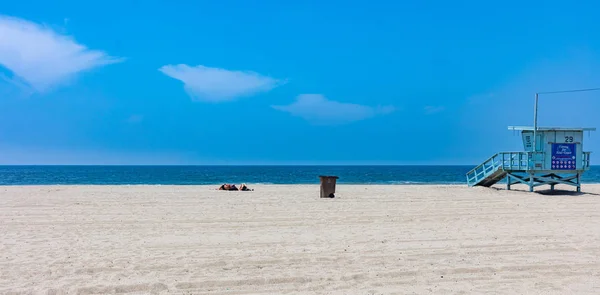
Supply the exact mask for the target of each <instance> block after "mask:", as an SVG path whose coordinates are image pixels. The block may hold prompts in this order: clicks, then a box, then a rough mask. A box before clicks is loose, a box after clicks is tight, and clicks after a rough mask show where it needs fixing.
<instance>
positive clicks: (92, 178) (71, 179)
mask: <svg viewBox="0 0 600 295" xmlns="http://www.w3.org/2000/svg"><path fill="white" fill-rule="evenodd" d="M473 167H474V166H0V185H56V184H93V185H109V184H111V185H133V184H163V185H168V184H178V185H201V184H207V185H217V184H222V183H235V184H239V183H248V184H318V183H319V177H318V176H319V175H335V176H339V179H338V183H342V184H398V185H402V184H465V185H466V180H465V173H466V172H468V171H469V170H471V169H472V168H473ZM582 182H585V183H600V166H593V167H592V168H591V170H590V171H587V172H586V173H584V174H583V176H582Z"/></svg>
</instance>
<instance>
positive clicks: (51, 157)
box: [0, 0, 600, 165]
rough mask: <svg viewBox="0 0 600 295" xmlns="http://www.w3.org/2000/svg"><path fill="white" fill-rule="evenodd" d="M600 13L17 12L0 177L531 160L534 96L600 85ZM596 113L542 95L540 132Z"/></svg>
mask: <svg viewBox="0 0 600 295" xmlns="http://www.w3.org/2000/svg"><path fill="white" fill-rule="evenodd" d="M599 9H600V3H597V2H594V1H571V2H568V3H567V2H565V1H553V0H550V1H525V2H523V1H518V2H517V1H503V2H486V1H312V0H306V1H275V0H263V1H241V0H240V1H229V0H220V1H151V0H148V1H139V0H121V1H113V0H107V1H102V2H89V1H61V0H57V1H26V0H23V1H8V2H5V3H3V4H2V7H0V164H11V165H12V164H69V165H73V164H110V165H121V164H122V165H126V164H135V165H152V164H157V165H170V164H173V165H186V164H190V165H203V164H209V165H213V164H217V165H252V164H266V165H285V164H306V165H312V164H349V165H353V164H377V165H385V164H390V165H471V164H478V163H480V162H482V161H483V160H485V159H486V158H488V157H489V156H491V155H493V154H494V153H496V152H500V151H519V150H522V149H523V147H522V143H521V140H520V137H519V134H515V133H514V132H512V131H508V129H507V127H508V126H513V125H517V126H521V125H528V126H530V125H532V124H533V109H534V108H533V102H534V94H535V93H536V92H541V91H553V90H564V89H577V88H594V87H600V38H598V32H599V31H600V22H598V21H597V13H596V12H597V11H598V10H599ZM599 110H600V91H597V92H582V93H575V94H560V95H541V96H540V106H539V124H540V126H568V127H600V116H599V115H598V113H599ZM584 149H586V150H591V151H598V150H600V134H597V133H594V132H593V133H591V135H589V136H588V135H586V136H585V143H584ZM592 162H594V157H593V158H592Z"/></svg>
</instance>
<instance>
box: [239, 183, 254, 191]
mask: <svg viewBox="0 0 600 295" xmlns="http://www.w3.org/2000/svg"><path fill="white" fill-rule="evenodd" d="M240 190H241V191H253V189H249V188H248V186H247V185H246V184H245V183H242V184H241V185H240Z"/></svg>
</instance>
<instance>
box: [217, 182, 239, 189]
mask: <svg viewBox="0 0 600 295" xmlns="http://www.w3.org/2000/svg"><path fill="white" fill-rule="evenodd" d="M218 190H220V191H237V190H238V188H237V187H236V186H235V184H229V183H225V184H222V185H221V186H220V187H219V189H218Z"/></svg>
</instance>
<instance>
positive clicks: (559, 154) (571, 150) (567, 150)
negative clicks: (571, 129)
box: [552, 143, 577, 170]
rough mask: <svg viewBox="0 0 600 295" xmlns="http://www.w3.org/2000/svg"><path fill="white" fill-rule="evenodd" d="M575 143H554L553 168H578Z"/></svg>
mask: <svg viewBox="0 0 600 295" xmlns="http://www.w3.org/2000/svg"><path fill="white" fill-rule="evenodd" d="M575 149H576V145H575V144H574V143H553V144H552V170H576V169H577V153H576V152H575Z"/></svg>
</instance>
